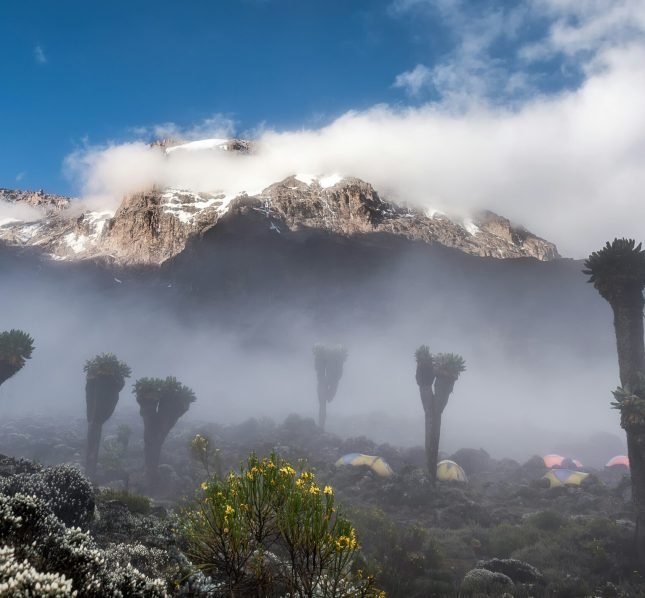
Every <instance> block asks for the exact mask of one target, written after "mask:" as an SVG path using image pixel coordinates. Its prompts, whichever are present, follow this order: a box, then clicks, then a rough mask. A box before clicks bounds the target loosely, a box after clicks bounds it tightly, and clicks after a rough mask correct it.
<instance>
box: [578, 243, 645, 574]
mask: <svg viewBox="0 0 645 598" xmlns="http://www.w3.org/2000/svg"><path fill="white" fill-rule="evenodd" d="M583 272H584V274H587V275H588V276H589V282H590V283H592V284H593V286H594V288H595V289H596V290H597V291H598V292H599V293H600V295H601V296H602V297H603V299H605V300H606V301H607V302H608V303H609V305H610V306H611V309H612V310H613V312H614V330H615V333H616V349H617V351H618V369H619V376H620V387H619V388H618V389H617V390H616V391H615V392H614V397H615V399H616V400H615V402H614V403H612V405H613V406H614V407H615V408H617V409H619V410H620V412H621V426H622V427H623V428H624V430H625V433H626V435H627V450H628V451H629V463H630V467H631V477H632V499H633V503H634V511H635V515H636V546H637V551H638V556H639V560H640V561H641V562H645V378H644V376H645V341H644V339H643V307H644V306H645V300H644V299H643V288H645V251H643V249H642V248H641V244H640V243H639V244H638V245H636V243H635V241H634V240H633V239H614V241H613V242H611V243H609V242H608V243H607V244H606V245H605V246H604V247H603V248H602V249H601V250H600V251H595V252H594V253H592V254H591V255H590V256H589V257H588V258H587V260H586V261H585V269H584V270H583Z"/></svg>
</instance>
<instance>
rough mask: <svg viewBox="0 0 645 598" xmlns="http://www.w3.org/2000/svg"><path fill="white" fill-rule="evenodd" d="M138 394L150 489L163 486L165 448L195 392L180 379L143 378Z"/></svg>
mask: <svg viewBox="0 0 645 598" xmlns="http://www.w3.org/2000/svg"><path fill="white" fill-rule="evenodd" d="M134 393H135V396H136V399H137V403H139V412H140V413H141V417H142V418H143V444H144V453H145V454H144V457H145V469H146V479H147V483H148V489H149V491H150V492H155V491H156V490H157V489H158V485H159V459H160V457H161V447H162V446H163V443H164V441H165V440H166V437H167V436H168V433H169V432H170V430H172V428H173V427H174V425H175V424H176V423H177V421H178V420H179V418H180V417H181V416H182V415H184V413H186V412H187V411H188V408H189V407H190V404H191V403H192V402H193V401H194V400H195V393H194V392H193V391H192V390H191V389H190V388H188V387H187V386H184V385H183V384H181V382H179V381H178V380H177V379H176V378H174V377H172V376H169V377H167V378H165V379H162V378H140V379H139V380H137V381H136V382H135V384H134Z"/></svg>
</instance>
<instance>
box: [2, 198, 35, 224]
mask: <svg viewBox="0 0 645 598" xmlns="http://www.w3.org/2000/svg"><path fill="white" fill-rule="evenodd" d="M42 217H43V213H42V212H41V211H40V210H39V209H38V208H34V207H32V206H30V205H27V204H24V203H10V202H7V201H1V202H0V226H3V225H5V224H8V223H10V222H15V221H17V220H21V221H24V222H31V221H34V220H39V219H40V218H42Z"/></svg>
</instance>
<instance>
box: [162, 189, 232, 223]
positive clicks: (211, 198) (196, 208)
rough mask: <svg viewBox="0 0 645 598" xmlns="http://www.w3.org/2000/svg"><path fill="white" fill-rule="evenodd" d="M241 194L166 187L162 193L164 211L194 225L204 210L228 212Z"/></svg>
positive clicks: (220, 213)
mask: <svg viewBox="0 0 645 598" xmlns="http://www.w3.org/2000/svg"><path fill="white" fill-rule="evenodd" d="M238 195H239V194H233V195H226V194H225V193H196V192H194V191H188V190H187V189H166V190H165V191H164V192H163V193H162V194H161V205H162V206H163V208H164V213H166V214H172V215H173V216H174V217H175V218H177V219H178V220H179V221H180V222H182V223H183V224H188V225H192V224H194V223H195V219H196V218H197V217H198V216H199V215H200V214H201V213H202V212H203V211H204V210H208V209H214V210H215V212H216V213H217V215H218V216H222V215H223V214H226V212H227V211H228V208H229V206H230V203H231V202H232V201H233V200H234V199H235V198H236V197H237V196H238Z"/></svg>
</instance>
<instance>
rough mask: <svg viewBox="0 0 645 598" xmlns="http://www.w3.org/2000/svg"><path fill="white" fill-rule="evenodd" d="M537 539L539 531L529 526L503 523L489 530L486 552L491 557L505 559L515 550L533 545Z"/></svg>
mask: <svg viewBox="0 0 645 598" xmlns="http://www.w3.org/2000/svg"><path fill="white" fill-rule="evenodd" d="M539 538H540V533H539V531H538V530H536V529H535V528H533V527H531V526H526V525H524V526H523V525H510V524H508V523H503V524H502V525H498V526H497V527H495V528H493V529H491V530H490V534H489V536H488V550H487V552H488V553H489V554H490V555H491V556H493V557H497V558H500V559H507V558H510V556H511V555H512V554H513V552H515V551H516V550H519V549H521V548H524V547H526V546H531V545H533V544H535V543H536V542H537V541H538V539H539Z"/></svg>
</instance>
